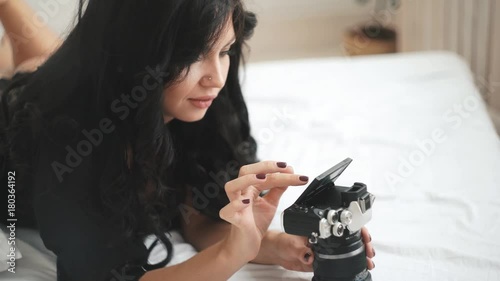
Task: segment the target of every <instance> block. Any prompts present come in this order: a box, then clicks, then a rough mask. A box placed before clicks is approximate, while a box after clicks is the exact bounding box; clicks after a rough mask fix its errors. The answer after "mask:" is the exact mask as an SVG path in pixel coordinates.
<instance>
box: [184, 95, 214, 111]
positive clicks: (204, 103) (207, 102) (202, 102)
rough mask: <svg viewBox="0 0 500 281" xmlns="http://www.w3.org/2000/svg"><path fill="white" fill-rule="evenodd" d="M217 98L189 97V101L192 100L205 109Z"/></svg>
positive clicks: (195, 104) (192, 102) (194, 103)
mask: <svg viewBox="0 0 500 281" xmlns="http://www.w3.org/2000/svg"><path fill="white" fill-rule="evenodd" d="M214 99H215V97H207V98H197V99H188V100H189V102H191V104H192V105H194V106H196V107H198V108H201V109H205V108H208V107H209V106H210V105H211V104H212V101H213V100H214Z"/></svg>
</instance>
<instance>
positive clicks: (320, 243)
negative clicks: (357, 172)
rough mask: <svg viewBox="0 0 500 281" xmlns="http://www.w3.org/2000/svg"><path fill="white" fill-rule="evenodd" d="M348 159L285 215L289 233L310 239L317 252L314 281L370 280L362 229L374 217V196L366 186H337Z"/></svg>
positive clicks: (321, 177) (323, 176)
mask: <svg viewBox="0 0 500 281" xmlns="http://www.w3.org/2000/svg"><path fill="white" fill-rule="evenodd" d="M351 162H352V159H350V158H347V159H345V160H344V161H342V162H340V163H339V164H337V165H335V166H334V167H332V168H330V169H328V170H327V171H325V172H324V173H322V174H321V175H319V176H318V177H316V178H315V179H314V180H313V181H312V182H311V184H310V185H309V186H308V187H307V188H306V190H305V191H304V192H303V193H302V194H301V196H300V197H299V198H298V199H297V201H296V202H295V203H294V204H293V205H292V206H290V207H289V208H287V209H285V211H284V212H283V214H282V222H283V228H284V230H285V232H286V233H289V234H293V235H299V236H306V237H309V243H310V244H311V248H312V250H313V252H314V256H315V259H314V263H313V268H314V278H313V281H351V280H356V281H358V280H359V281H369V280H371V275H370V273H369V272H368V270H367V268H366V253H365V248H364V244H363V241H362V239H361V228H362V227H363V226H364V225H366V224H367V223H368V222H369V221H370V220H371V217H372V205H373V202H374V200H375V196H374V195H373V194H371V193H369V192H368V191H367V187H366V185H365V184H363V183H359V182H356V183H354V184H353V185H352V186H351V187H344V186H337V185H335V180H336V179H337V178H338V177H339V176H340V175H341V174H342V172H343V171H344V170H345V169H346V168H347V166H348V165H349V164H350V163H351Z"/></svg>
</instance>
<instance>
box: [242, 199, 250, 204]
mask: <svg viewBox="0 0 500 281" xmlns="http://www.w3.org/2000/svg"><path fill="white" fill-rule="evenodd" d="M241 202H243V204H250V199H243V200H241Z"/></svg>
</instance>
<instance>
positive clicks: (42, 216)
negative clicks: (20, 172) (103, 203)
mask: <svg viewBox="0 0 500 281" xmlns="http://www.w3.org/2000/svg"><path fill="white" fill-rule="evenodd" d="M74 148H75V150H76V147H74ZM38 151H39V155H38V157H37V159H38V160H37V161H36V163H37V165H36V171H35V193H34V211H35V216H36V220H37V223H38V227H39V230H40V236H41V238H42V240H43V242H44V244H45V246H46V247H47V248H48V249H50V250H51V251H53V252H54V253H55V254H56V255H57V270H58V281H69V280H71V281H90V280H92V281H100V280H113V279H114V280H138V279H139V277H140V276H142V275H143V274H144V273H145V270H144V269H143V266H144V265H146V264H147V258H148V250H147V249H146V246H145V245H144V244H143V241H140V239H138V240H137V241H129V240H124V239H122V240H124V241H120V240H119V241H118V242H117V241H116V240H117V239H116V237H118V234H119V233H118V231H117V230H116V229H114V228H112V227H110V226H109V224H108V223H107V222H106V219H104V217H103V216H97V215H95V216H94V215H92V213H91V212H90V213H89V212H87V211H85V210H84V208H83V206H82V203H81V200H79V199H80V198H82V197H85V196H87V194H86V192H88V191H89V190H92V185H93V184H94V182H93V180H92V179H91V178H90V177H89V170H90V169H91V162H92V161H91V159H92V155H89V156H81V163H78V164H76V165H75V163H71V161H74V160H75V159H76V158H73V159H72V158H71V156H70V157H68V155H69V154H68V149H67V147H60V146H58V145H54V144H53V143H52V141H50V140H49V139H48V138H46V137H45V138H40V143H39V150H38ZM110 157H112V156H110ZM76 162H78V161H76ZM60 169H68V170H65V171H67V172H65V173H64V174H63V177H62V178H61V177H60V171H61V170H60ZM58 173H59V176H58ZM61 179H62V180H61Z"/></svg>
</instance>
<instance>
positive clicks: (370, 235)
mask: <svg viewBox="0 0 500 281" xmlns="http://www.w3.org/2000/svg"><path fill="white" fill-rule="evenodd" d="M369 235H370V234H369ZM370 242H372V236H371V235H370Z"/></svg>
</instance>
